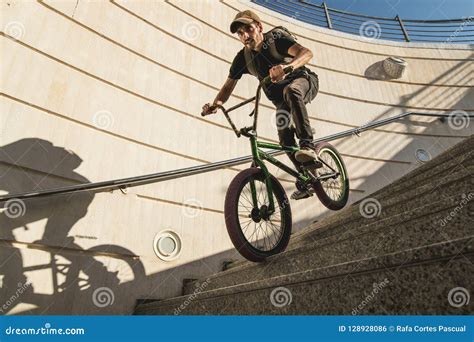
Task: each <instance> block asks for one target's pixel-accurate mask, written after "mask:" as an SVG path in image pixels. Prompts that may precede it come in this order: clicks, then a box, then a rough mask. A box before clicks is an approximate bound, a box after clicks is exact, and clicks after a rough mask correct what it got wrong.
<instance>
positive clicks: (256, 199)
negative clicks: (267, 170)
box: [224, 167, 292, 262]
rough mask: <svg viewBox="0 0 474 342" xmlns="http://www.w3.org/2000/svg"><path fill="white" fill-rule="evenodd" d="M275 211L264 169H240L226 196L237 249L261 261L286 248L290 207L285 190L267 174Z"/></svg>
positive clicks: (228, 221)
mask: <svg viewBox="0 0 474 342" xmlns="http://www.w3.org/2000/svg"><path fill="white" fill-rule="evenodd" d="M270 181H271V188H272V192H271V193H272V198H273V202H274V206H275V208H274V211H273V212H271V211H270V210H269V209H270V208H269V204H270V202H269V198H268V197H269V196H268V191H267V186H266V183H265V174H264V172H263V171H262V170H261V169H259V168H256V167H252V168H249V169H246V170H243V171H241V172H240V173H239V174H238V175H237V176H236V177H235V178H234V179H233V180H232V182H231V183H230V185H229V189H228V190H227V194H226V197H225V205H224V214H225V223H226V226H227V231H228V233H229V236H230V239H231V240H232V243H233V244H234V246H235V248H236V249H237V251H238V252H239V253H240V254H241V255H242V256H243V257H244V258H246V259H248V260H250V261H255V262H258V261H263V260H265V258H268V257H269V256H271V255H274V254H278V253H281V252H283V251H284V250H285V248H286V246H287V245H288V242H289V240H290V235H291V225H292V221H291V209H290V202H289V200H288V198H287V197H286V194H285V190H284V189H283V187H282V186H281V184H280V183H279V182H278V181H277V179H276V178H275V177H273V176H270Z"/></svg>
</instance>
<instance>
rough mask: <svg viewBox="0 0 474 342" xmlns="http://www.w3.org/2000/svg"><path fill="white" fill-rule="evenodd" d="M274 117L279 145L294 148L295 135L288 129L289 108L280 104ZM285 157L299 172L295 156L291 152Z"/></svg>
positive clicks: (289, 119)
mask: <svg viewBox="0 0 474 342" xmlns="http://www.w3.org/2000/svg"><path fill="white" fill-rule="evenodd" d="M275 115H276V119H275V121H276V125H277V130H278V138H279V141H280V145H283V146H296V140H295V133H294V132H293V129H292V128H291V127H290V122H291V113H290V108H289V107H288V106H287V105H286V103H285V102H282V103H280V104H278V105H277V111H276V114H275ZM286 155H287V156H288V158H290V160H291V162H292V163H293V165H294V166H295V168H296V170H297V171H299V170H300V167H301V163H299V162H298V161H297V160H296V159H295V154H294V153H293V152H286Z"/></svg>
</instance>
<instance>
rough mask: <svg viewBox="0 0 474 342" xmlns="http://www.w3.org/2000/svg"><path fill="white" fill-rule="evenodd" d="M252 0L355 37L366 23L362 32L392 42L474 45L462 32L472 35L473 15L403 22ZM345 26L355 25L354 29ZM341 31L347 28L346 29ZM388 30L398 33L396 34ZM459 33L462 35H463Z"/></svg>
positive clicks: (305, 1)
mask: <svg viewBox="0 0 474 342" xmlns="http://www.w3.org/2000/svg"><path fill="white" fill-rule="evenodd" d="M251 1H252V2H255V3H257V4H259V5H261V6H265V7H267V8H269V9H271V10H274V11H277V12H280V13H283V14H285V15H288V16H291V17H292V18H295V19H299V20H301V21H304V22H306V23H310V24H313V25H317V26H322V27H327V28H329V29H334V30H337V31H341V32H345V33H349V34H355V35H357V32H351V31H348V30H357V26H358V27H359V35H361V34H362V33H361V31H360V30H361V28H362V25H364V24H365V23H367V24H365V26H364V29H365V27H366V26H369V28H370V33H371V34H373V35H374V36H376V38H381V39H389V40H392V41H406V42H410V41H417V42H438V43H443V42H444V43H466V42H467V43H471V42H474V39H473V38H470V37H474V36H472V35H465V33H469V32H472V30H471V29H473V28H474V16H472V15H471V16H469V17H466V18H462V19H441V20H417V19H403V20H402V19H401V18H400V17H399V16H398V15H397V16H396V17H395V18H387V17H376V16H370V15H364V14H360V13H354V12H349V11H342V10H338V9H334V8H329V7H327V5H326V3H325V2H324V1H323V2H322V4H320V5H319V4H316V3H314V2H313V1H309V0H289V1H286V2H281V1H279V0H277V1H274V2H267V1H266V0H251ZM473 14H474V13H473ZM316 16H317V18H316ZM373 21H375V23H376V24H373V23H372V22H373ZM449 24H451V25H449ZM453 24H458V25H453ZM348 25H354V26H356V27H353V26H348ZM412 27H415V28H424V29H425V30H430V31H424V30H415V29H412ZM436 27H441V28H442V29H441V30H438V29H436ZM344 28H347V29H348V30H346V29H344ZM450 28H452V30H449V29H450ZM387 31H398V32H399V33H397V32H387ZM415 32H428V33H433V34H434V35H419V34H415ZM462 33H464V35H463V34H462ZM411 36H415V37H416V38H417V39H411ZM430 37H434V38H439V39H440V40H439V41H438V40H432V39H428V38H430ZM369 38H373V37H369ZM463 38H465V39H463ZM466 38H467V39H466Z"/></svg>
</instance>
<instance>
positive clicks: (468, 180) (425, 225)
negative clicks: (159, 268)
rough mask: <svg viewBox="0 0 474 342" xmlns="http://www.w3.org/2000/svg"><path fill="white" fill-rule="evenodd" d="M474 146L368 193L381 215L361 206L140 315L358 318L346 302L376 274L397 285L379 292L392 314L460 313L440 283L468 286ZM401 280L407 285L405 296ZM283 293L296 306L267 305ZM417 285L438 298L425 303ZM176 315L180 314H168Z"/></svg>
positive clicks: (459, 149)
mask: <svg viewBox="0 0 474 342" xmlns="http://www.w3.org/2000/svg"><path fill="white" fill-rule="evenodd" d="M472 142H473V139H472V137H471V138H470V139H468V141H467V142H466V143H464V144H461V145H462V146H461V147H460V146H459V145H457V146H455V147H454V148H452V149H450V150H449V151H447V152H446V153H443V154H442V155H440V156H438V157H437V158H435V160H433V161H431V162H429V163H427V164H426V165H423V166H422V167H421V168H420V169H422V170H421V171H420V170H415V171H413V172H412V173H411V175H410V174H409V175H406V176H404V179H403V177H402V179H401V180H399V181H396V182H394V183H393V184H392V185H390V186H387V187H385V188H384V189H382V190H380V191H378V192H377V193H375V194H374V195H372V196H371V197H373V198H372V200H373V199H375V200H376V201H377V205H378V206H379V207H378V208H377V210H378V211H379V215H374V217H369V216H368V215H366V214H364V215H362V214H363V212H361V210H360V209H361V207H362V204H363V202H361V203H360V204H355V205H352V206H350V207H348V208H346V209H344V210H342V211H341V212H338V213H337V215H334V216H332V217H329V218H327V219H325V220H323V221H321V222H318V223H316V224H314V225H311V226H310V227H309V228H308V229H306V230H305V231H304V232H302V233H300V234H295V236H292V241H291V243H290V246H289V248H288V250H287V251H285V252H284V253H281V254H279V255H276V256H273V257H271V258H269V259H268V260H267V261H266V262H265V263H260V264H255V263H249V262H244V263H242V264H240V265H238V266H237V267H233V268H231V269H229V270H227V271H225V272H220V273H218V274H215V275H213V276H211V277H208V278H206V279H204V280H199V281H195V282H190V283H188V284H187V285H186V286H185V288H184V291H185V293H187V294H188V296H184V297H178V298H174V299H167V300H163V301H159V302H152V303H147V304H141V305H139V306H138V307H137V313H139V314H144V313H152V314H172V313H173V312H174V313H177V314H181V313H184V312H183V311H184V310H186V313H185V314H196V313H199V314H203V313H212V314H216V313H224V314H239V313H240V314H242V313H247V314H248V313H266V314H268V313H275V314H277V313H298V314H305V313H319V314H324V313H326V314H327V313H334V314H347V312H348V310H350V309H351V307H352V308H356V310H359V311H360V306H359V304H357V303H355V302H354V299H353V298H352V297H353V296H355V297H357V296H358V297H359V298H360V297H361V296H362V295H363V294H364V293H365V292H364V291H362V293H361V292H360V286H361V284H362V285H364V284H365V285H364V286H368V285H370V284H371V283H370V282H371V281H372V282H373V281H374V279H379V278H380V276H381V275H391V276H392V277H395V278H392V280H393V279H396V280H397V281H396V282H393V281H392V284H394V286H393V289H392V290H390V291H388V290H387V289H388V287H387V289H385V288H384V291H383V292H384V293H386V295H385V297H386V298H385V301H384V306H383V308H384V310H389V311H388V312H390V313H392V314H397V313H399V312H400V313H404V314H407V313H416V312H422V313H437V312H440V313H443V314H446V313H447V312H450V311H456V310H457V311H456V312H457V313H460V312H464V311H463V310H465V308H461V311H459V308H457V307H455V306H450V305H449V303H448V304H446V296H445V295H444V297H443V296H441V295H440V294H441V292H440V291H446V286H449V284H451V283H450V282H449V281H446V279H444V280H443V281H440V279H436V278H437V277H439V274H440V273H443V274H444V276H445V277H448V279H450V280H453V282H452V284H454V283H458V287H459V286H460V284H461V285H463V286H464V287H467V288H469V285H470V284H471V282H472V279H471V278H472V274H474V272H472V271H473V264H472V260H473V255H474V251H473V241H474V232H473V229H472V228H470V227H472V226H473V224H472V223H473V222H472V221H473V219H474V217H473V216H474V211H473V210H472V204H474V201H472V202H471V200H473V199H474V177H472V175H473V174H474V165H473V158H472V155H471V153H472V151H473V149H472V147H473V146H472V145H473V144H472ZM466 146H467V147H466ZM440 160H441V162H440ZM430 164H431V165H430ZM447 266H448V267H447ZM433 272H435V273H433ZM466 272H469V273H466ZM437 274H438V275H437ZM466 274H469V275H470V276H467V275H466ZM420 277H422V278H420ZM341 278H343V279H342V280H341ZM423 278H424V279H429V282H428V283H427V284H428V285H426V284H422V283H421V279H423ZM384 279H385V278H384ZM387 279H389V278H388V277H387ZM400 279H403V280H402V281H400ZM467 280H469V282H467V283H466V281H467ZM404 282H407V283H408V284H411V285H410V286H411V287H410V289H411V291H410V290H407V288H406V287H405V286H406V284H405V283H404ZM467 284H469V285H467ZM279 286H286V287H287V290H289V291H290V293H291V294H292V295H294V294H295V293H296V294H298V296H297V297H298V302H297V303H295V305H294V306H293V307H291V308H281V307H279V306H278V305H275V306H273V308H272V307H269V304H268V301H269V300H268V295H269V293H270V292H269V291H273V290H274V289H275V287H279ZM334 286H336V287H337V288H338V291H339V290H340V289H339V288H342V290H341V291H339V293H338V297H337V300H335V301H334V303H335V304H336V305H335V306H334V305H333V306H330V305H329V306H328V305H327V304H328V303H327V302H325V300H322V301H318V297H317V296H316V297H315V295H314V293H317V294H318V295H321V294H325V293H327V292H328V291H330V289H331V288H332V287H334ZM422 286H424V287H425V289H424V290H427V292H428V293H429V294H430V296H433V295H435V297H436V298H435V299H434V300H431V302H430V301H429V300H428V301H427V302H424V301H422V300H421V299H420V298H423V292H422V291H421V290H419V289H420V288H421V287H422ZM454 287H455V286H454ZM364 288H366V287H364ZM368 288H369V289H372V288H371V287H370V286H369V287H368ZM357 289H358V290H357ZM413 289H416V290H419V291H413ZM402 290H403V291H402ZM293 291H294V292H293ZM305 291H306V292H308V291H309V292H308V293H307V296H308V298H309V299H307V298H304V297H303V295H304V293H305ZM448 292H449V290H448ZM443 293H444V292H443ZM329 294H331V292H329ZM342 294H350V295H349V296H342ZM262 295H264V296H266V297H262ZM341 296H342V297H341ZM387 296H388V297H387ZM380 297H384V296H380ZM364 298H365V297H363V298H362V299H364ZM400 298H406V299H407V301H406V302H405V303H404V302H403V301H400ZM410 298H411V300H409V299H410ZM319 299H321V298H319ZM425 299H426V298H425ZM372 300H374V299H373V296H371V301H372ZM390 300H391V301H390ZM311 303H312V304H311ZM407 303H408V305H407V306H405V304H407ZM426 303H429V304H426ZM433 303H435V304H436V305H434V304H433ZM224 304H225V305H227V306H225V307H223V305H224ZM277 304H278V303H277ZM351 305H352V306H351ZM354 305H355V306H354ZM270 306H272V305H271V304H270ZM448 306H450V307H448ZM172 308H174V309H173V310H177V311H173V312H171V310H172ZM377 308H379V306H375V308H374V307H371V306H370V305H369V306H368V305H367V303H365V304H364V305H363V309H364V310H366V309H367V312H370V313H380V312H379V311H377V310H378V309H377ZM453 308H455V310H454V309H453ZM249 310H250V311H249ZM253 310H255V312H254V311H253ZM374 310H375V311H374ZM357 313H360V312H357ZM385 313H386V312H385Z"/></svg>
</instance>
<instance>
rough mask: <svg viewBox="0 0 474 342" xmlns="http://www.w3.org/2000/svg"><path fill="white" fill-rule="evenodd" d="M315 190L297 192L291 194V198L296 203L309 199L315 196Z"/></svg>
mask: <svg viewBox="0 0 474 342" xmlns="http://www.w3.org/2000/svg"><path fill="white" fill-rule="evenodd" d="M313 194H314V190H313V189H311V190H306V191H295V192H294V193H292V194H291V196H290V198H291V199H294V200H295V201H298V200H302V199H305V198H309V197H311V196H313Z"/></svg>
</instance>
